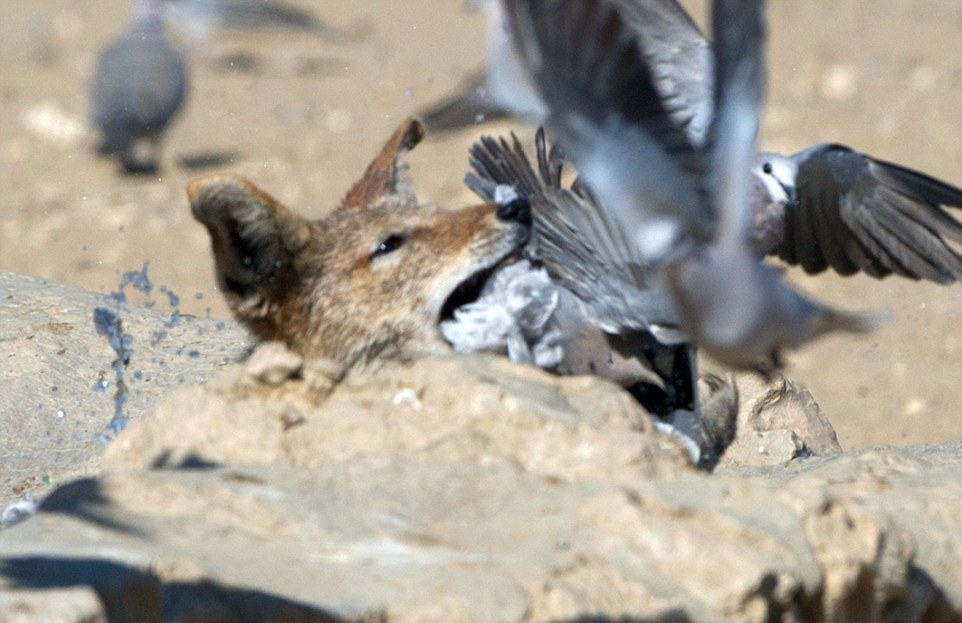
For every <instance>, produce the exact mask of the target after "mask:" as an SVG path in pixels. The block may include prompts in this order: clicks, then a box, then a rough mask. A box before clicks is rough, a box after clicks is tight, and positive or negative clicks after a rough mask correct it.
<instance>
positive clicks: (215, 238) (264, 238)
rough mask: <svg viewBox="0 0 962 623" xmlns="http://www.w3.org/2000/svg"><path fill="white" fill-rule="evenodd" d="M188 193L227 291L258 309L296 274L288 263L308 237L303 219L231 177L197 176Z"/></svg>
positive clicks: (306, 225)
mask: <svg viewBox="0 0 962 623" xmlns="http://www.w3.org/2000/svg"><path fill="white" fill-rule="evenodd" d="M187 196H188V197H189V198H190V207H191V210H192V211H193V213H194V218H196V219H197V220H198V221H200V222H201V223H203V224H204V225H205V226H206V227H207V231H208V232H209V233H210V238H211V244H212V246H213V249H214V259H215V261H216V263H217V277H218V281H219V282H220V285H221V287H222V288H224V290H225V294H232V295H235V296H237V297H238V298H239V299H240V301H239V302H240V303H241V304H243V305H245V306H254V307H257V306H261V305H262V304H263V303H264V302H265V301H267V300H268V299H269V298H270V297H271V294H272V293H275V292H278V291H282V290H283V289H284V288H286V287H287V286H288V285H289V284H288V283H287V282H288V281H289V280H292V279H294V278H295V275H294V274H293V271H292V270H291V266H292V263H293V261H294V258H295V257H296V256H297V254H298V253H299V252H300V251H301V250H302V249H304V247H306V246H307V244H308V243H309V242H310V239H311V235H312V234H311V227H310V224H309V222H308V221H307V219H305V218H302V217H300V216H298V215H296V214H294V213H293V212H291V211H290V210H288V209H287V208H285V207H284V206H283V205H281V203H280V202H278V201H277V200H276V199H274V198H273V197H271V196H270V195H268V194H267V193H265V192H264V191H262V190H261V189H259V188H258V187H257V186H255V185H254V184H253V183H251V182H249V181H248V180H246V179H244V178H242V177H237V176H233V175H211V176H207V177H201V178H198V179H195V180H193V181H192V182H190V184H189V185H188V186H187Z"/></svg>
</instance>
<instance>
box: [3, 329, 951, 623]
mask: <svg viewBox="0 0 962 623" xmlns="http://www.w3.org/2000/svg"><path fill="white" fill-rule="evenodd" d="M740 389H741V391H740V394H741V398H742V404H743V409H742V413H741V414H740V416H739V420H740V421H741V422H755V424H756V425H757V426H758V428H757V429H756V430H751V431H746V432H750V433H751V434H750V435H746V434H742V435H741V436H740V438H739V440H738V442H737V443H736V446H735V449H736V450H737V444H742V446H741V450H740V451H739V454H738V457H740V458H738V460H735V459H728V458H726V461H727V462H723V463H722V465H721V466H720V467H719V470H718V472H717V473H715V474H705V473H703V472H698V471H696V470H694V469H693V468H691V467H690V465H689V463H688V459H687V456H686V454H685V453H684V451H683V449H682V448H681V447H680V446H678V445H676V442H674V441H672V440H670V439H667V438H666V437H664V436H663V435H660V434H658V433H656V432H654V431H653V430H652V426H651V424H650V422H649V420H648V417H647V416H646V414H644V413H643V412H642V411H641V410H640V409H639V408H638V407H637V406H636V405H635V403H634V402H633V401H632V400H631V399H630V398H628V397H627V396H626V394H625V393H624V392H622V391H621V390H620V389H618V388H616V387H614V386H612V385H610V384H608V383H606V382H603V381H600V380H597V379H591V378H565V379H559V378H556V377H551V376H549V375H546V374H544V373H542V372H540V371H537V370H533V369H529V368H524V367H520V366H516V365H513V364H510V363H508V362H506V361H503V360H500V359H497V358H488V357H472V358H464V357H451V358H446V359H432V360H425V361H420V362H417V363H415V364H411V365H403V364H389V365H385V366H384V367H383V368H382V369H380V370H379V371H377V372H376V373H371V374H369V375H360V374H351V375H348V376H346V377H344V378H342V371H340V370H338V369H337V368H336V367H335V366H331V365H329V364H325V363H323V362H308V363H305V362H302V361H300V360H299V359H298V358H296V357H293V356H291V355H290V354H289V353H287V352H286V351H283V349H277V348H275V347H272V346H268V347H267V348H263V349H260V350H259V351H258V352H256V353H255V355H254V356H253V357H252V359H251V360H250V361H249V363H248V364H246V365H245V366H240V365H234V366H228V367H227V369H226V370H224V371H222V372H221V373H219V374H218V375H216V376H215V377H213V378H212V379H211V380H210V381H209V382H207V383H206V385H203V386H199V387H192V388H189V389H185V390H181V391H179V392H177V393H176V394H174V395H173V396H171V397H170V398H168V399H165V400H164V401H163V402H162V404H161V405H160V406H159V407H158V408H157V410H156V411H155V413H154V414H153V415H152V416H150V417H143V418H137V419H136V420H135V421H133V422H132V423H131V426H130V427H129V429H128V430H127V431H125V432H124V433H123V434H122V435H120V436H119V437H118V439H117V440H115V441H114V442H113V443H112V444H111V445H110V447H109V448H108V451H107V455H106V456H105V458H104V472H103V473H102V475H100V476H98V477H96V478H86V479H81V480H78V481H75V482H73V483H70V484H67V485H65V486H63V487H61V488H59V489H57V490H56V491H54V493H53V494H51V495H50V496H49V497H48V498H47V499H46V500H45V501H44V502H43V505H42V509H41V512H40V513H39V514H38V515H37V516H35V517H33V518H31V519H29V520H27V521H24V522H21V523H19V524H17V525H14V526H12V527H10V528H8V529H6V530H3V531H2V532H0V551H2V552H3V559H2V561H0V586H2V587H3V591H0V592H2V594H3V595H4V598H3V600H0V613H2V614H0V619H3V617H4V616H5V615H6V616H7V617H8V618H12V617H10V615H9V613H10V612H13V611H14V610H12V609H13V608H19V610H18V611H19V612H32V610H31V608H33V609H35V610H33V611H36V612H41V611H42V610H41V609H43V608H46V609H48V610H50V609H52V608H53V607H54V606H53V605H51V604H52V603H53V602H51V601H50V600H45V599H43V596H44V595H50V596H51V598H57V599H60V598H63V599H64V600H67V599H68V598H69V601H64V602H63V603H65V604H71V606H70V607H72V608H73V611H74V612H77V613H79V614H77V616H75V617H74V618H64V619H63V620H72V621H81V620H84V621H86V620H109V621H161V620H190V621H341V620H343V621H362V620H363V621H368V620H378V621H445V622H449V621H525V622H528V621H575V620H578V621H587V620H592V621H596V620H597V621H603V620H612V621H613V620H631V621H760V622H761V621H766V622H767V621H782V622H790V621H843V622H844V621H953V620H959V618H960V617H962V590H960V589H959V587H960V586H962V565H959V561H960V560H962V447H960V444H950V445H946V446H942V447H938V448H930V447H915V448H907V449H893V448H873V449H867V450H861V451H858V452H852V453H846V454H838V453H837V442H834V443H836V445H835V446H833V445H832V444H833V440H834V434H833V433H831V428H830V426H828V425H827V422H826V421H825V420H824V418H823V417H822V416H821V414H820V413H819V412H818V411H817V407H815V406H814V402H810V397H807V395H806V394H805V393H804V392H800V391H798V390H797V389H796V388H793V387H792V386H791V384H789V383H782V382H781V381H777V382H776V383H775V384H774V385H772V386H766V387H763V388H760V390H759V392H758V393H756V394H751V390H749V389H747V388H746V387H745V386H744V385H740ZM773 409H782V410H783V411H782V414H781V415H779V416H778V418H777V421H768V420H766V417H765V413H766V411H767V412H771V410H773ZM789 423H790V426H791V428H787V426H788V425H789ZM784 431H788V432H784ZM776 453H780V454H778V456H780V457H782V458H783V459H784V460H782V461H781V462H777V464H773V463H776V459H775V458H773V457H775V456H776ZM759 457H760V458H759ZM792 457H795V458H794V459H792V460H788V459H791V458H792ZM806 457H807V458H806ZM786 461H787V462H786ZM11 604H12V605H11Z"/></svg>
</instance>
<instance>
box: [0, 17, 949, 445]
mask: <svg viewBox="0 0 962 623" xmlns="http://www.w3.org/2000/svg"><path fill="white" fill-rule="evenodd" d="M156 1H157V2H160V3H162V4H164V9H163V10H164V13H165V14H168V13H169V14H170V15H171V16H172V19H170V20H167V21H165V23H164V29H165V30H164V32H165V33H166V34H167V35H168V37H169V40H170V43H171V45H172V46H174V48H175V49H176V50H177V51H178V53H179V54H181V55H182V58H183V61H184V63H185V71H186V72H187V76H188V88H187V95H186V99H185V101H184V103H183V105H182V106H181V108H180V109H179V110H178V111H177V114H176V115H175V116H173V119H172V122H171V123H170V125H169V126H168V127H167V128H166V131H165V132H164V133H163V142H162V148H161V150H160V152H159V153H160V158H159V161H158V163H157V164H158V167H157V170H156V171H155V172H152V173H149V174H140V175H126V174H123V173H122V167H121V166H120V164H119V162H118V161H117V160H116V159H113V158H102V157H98V156H96V154H95V149H96V147H97V145H98V142H99V139H98V136H97V133H96V132H95V131H94V128H93V126H92V123H91V110H90V109H91V103H90V100H89V95H88V84H89V81H90V79H91V76H92V75H93V73H94V72H95V68H96V66H97V59H98V53H99V52H100V50H102V49H103V48H104V47H105V46H107V45H108V44H109V43H110V42H111V41H113V40H115V39H116V38H117V37H118V36H121V35H122V34H123V33H124V32H125V31H127V29H128V26H129V24H130V23H131V17H132V5H131V4H130V2H128V1H127V0H87V1H85V2H73V1H67V0H60V1H54V0H31V1H30V2H21V1H19V0H0V67H2V69H0V269H3V270H10V271H14V272H18V273H24V274H30V275H38V276H42V277H48V278H52V279H57V280H61V281H65V282H68V283H71V284H74V285H78V286H81V287H84V288H87V289H90V290H94V291H98V292H105V293H106V292H110V291H111V290H113V289H114V288H116V287H117V284H118V282H119V281H120V278H121V275H122V273H124V272H126V271H130V270H139V269H140V268H141V267H142V265H143V264H144V262H145V261H148V262H149V274H150V277H151V279H152V280H153V282H154V284H155V285H157V286H160V285H163V286H166V287H167V288H168V289H169V290H171V291H173V292H175V293H176V294H177V295H179V298H180V304H181V310H182V312H186V313H193V314H196V315H201V316H204V315H210V316H213V317H226V316H227V315H228V313H227V309H226V306H225V304H224V302H223V301H222V299H221V297H220V294H219V293H218V292H217V291H216V287H215V285H214V278H213V270H212V258H211V254H210V248H209V240H208V238H207V234H206V232H205V231H204V230H203V228H202V227H201V226H200V225H198V224H197V223H195V222H194V221H193V219H192V218H191V216H190V211H189V208H188V205H187V202H186V198H185V193H184V187H185V185H186V183H187V181H188V180H189V179H191V178H192V177H194V176H197V175H201V174H204V173H210V172H214V171H218V170H229V171H232V172H235V173H239V174H242V175H245V176H248V177H250V178H251V179H252V180H254V181H255V182H256V183H257V184H259V185H260V186H262V187H263V188H264V189H266V190H268V191H269V192H271V193H272V194H273V195H275V196H276V197H277V198H278V199H280V200H281V201H283V202H284V203H286V204H287V205H288V206H289V207H291V208H293V209H295V210H297V211H299V212H302V213H304V214H307V215H311V216H320V215H321V214H323V213H324V212H326V211H327V210H329V209H330V208H332V207H333V206H334V205H336V203H337V202H338V200H339V199H340V197H341V196H342V195H343V194H344V193H345V192H346V191H347V189H348V187H349V186H350V184H351V183H352V181H353V180H355V179H356V178H357V177H358V176H359V175H360V174H361V172H362V171H363V169H364V167H365V166H366V165H367V163H368V161H369V160H370V158H371V157H372V156H373V155H374V153H375V152H376V151H377V149H378V148H379V147H380V145H381V144H382V143H383V141H384V140H385V139H386V138H387V137H388V135H389V134H390V132H391V131H392V130H393V129H394V128H395V127H396V126H397V125H398V123H399V122H400V121H401V120H402V119H403V118H405V117H407V116H411V115H417V114H418V112H419V111H422V110H424V109H425V108H426V107H429V106H430V105H431V104H433V103H435V102H438V101H440V100H441V99H443V98H445V97H447V96H449V95H450V94H452V93H454V92H455V91H457V89H458V87H459V85H460V84H462V82H463V80H464V79H465V78H466V77H467V76H469V75H470V74H471V72H473V71H475V70H477V69H478V68H479V67H480V66H481V65H482V62H483V56H484V26H485V17H484V14H483V11H478V10H477V9H476V7H475V6H474V5H473V4H472V3H465V2H461V1H459V0H405V1H404V2H400V1H397V0H353V1H352V2H334V1H328V2H318V1H315V2H309V1H307V0H285V1H284V4H283V5H280V6H279V7H278V5H272V4H270V3H267V2H266V0H156ZM148 4H149V2H148ZM683 4H684V5H685V6H686V7H688V8H689V9H690V10H691V11H692V13H693V15H694V16H695V17H696V19H698V21H700V22H701V23H704V16H705V14H706V10H705V3H704V2H683ZM169 9H176V10H174V11H170V10H169ZM769 15H770V24H771V25H770V42H769V70H770V78H769V95H768V106H767V111H766V119H765V125H764V130H763V135H762V146H763V147H765V148H770V149H773V150H778V151H783V152H794V151H797V150H799V149H801V148H804V147H807V146H809V145H812V144H815V143H818V142H824V141H835V142H841V143H845V144H848V145H850V146H851V147H853V148H855V149H858V150H860V151H865V152H867V153H870V154H872V155H873V156H876V157H878V158H882V159H886V160H892V161H895V162H899V163H901V164H904V165H907V166H910V167H912V168H916V169H919V170H922V171H925V172H927V173H930V174H932V175H934V176H936V177H939V178H941V179H944V180H945V181H947V182H950V183H953V184H955V185H962V141H960V139H959V126H960V124H962V4H960V3H958V2H957V1H956V0H929V1H924V0H876V1H875V2H871V3H866V2H861V1H859V0H809V1H808V2H804V3H801V2H787V1H778V0H776V1H775V2H772V3H771V7H770V10H769ZM512 129H515V130H517V129H521V126H520V125H519V124H517V123H515V122H511V121H497V122H492V123H486V124H483V125H479V126H473V127H467V128H465V129H462V130H458V131H454V132H448V133H444V134H442V135H438V134H436V135H433V136H430V135H429V137H428V139H427V140H426V141H425V143H424V144H422V146H420V147H419V148H418V149H417V150H415V152H414V158H413V163H412V168H413V174H414V179H415V183H416V186H417V188H418V191H419V193H420V196H421V198H422V200H424V201H427V202H432V203H438V204H441V205H443V206H448V207H451V208H455V207H459V206H463V205H465V204H467V203H468V202H471V201H472V200H473V199H472V196H471V195H470V193H469V192H468V191H467V190H466V189H465V188H464V186H463V184H462V182H461V179H462V177H463V175H464V173H465V172H466V170H467V148H468V146H469V145H470V144H471V142H472V141H473V140H474V139H475V138H477V136H478V135H479V134H480V133H482V132H485V133H500V132H506V131H508V130H512ZM960 216H962V215H960ZM790 278H791V279H792V280H793V281H794V282H795V283H797V284H799V285H800V287H801V288H802V289H803V290H804V291H806V292H807V293H809V294H811V295H813V296H816V297H819V298H821V299H824V300H827V301H829V302H831V303H833V304H835V305H838V306H841V307H845V308H850V309H890V310H892V311H894V312H895V314H896V316H897V320H896V321H895V322H893V323H892V324H891V325H889V326H887V327H885V328H883V329H881V330H879V331H878V332H876V333H874V334H873V335H871V336H868V337H861V338H847V337H830V338H826V339H825V340H823V341H821V342H819V343H817V344H815V345H814V346H812V347H810V348H806V349H805V350H803V351H801V352H797V353H791V354H790V355H789V356H788V362H789V367H788V374H789V375H790V376H791V377H793V378H794V379H795V380H797V381H799V382H801V383H802V384H803V385H805V386H806V387H808V388H809V389H810V390H811V391H812V393H813V395H814V396H815V398H816V400H817V401H818V402H819V404H820V405H821V406H822V409H823V410H824V411H825V413H826V414H827V415H828V417H829V418H830V419H831V421H832V423H833V424H834V425H835V427H836V429H837V431H838V434H839V438H840V441H841V443H842V445H843V447H846V448H852V447H860V446H864V445H869V444H875V443H887V444H895V445H906V444H911V443H939V442H946V441H950V440H957V439H960V438H962V321H960V312H962V286H955V287H939V286H933V285H928V284H915V283H910V282H905V281H897V280H894V279H893V280H888V281H884V282H881V283H880V282H877V281H873V280H871V279H867V278H861V277H853V278H838V277H833V276H819V277H817V278H807V277H805V276H804V275H802V274H797V273H796V272H795V271H792V272H791V273H790ZM0 391H2V388H0Z"/></svg>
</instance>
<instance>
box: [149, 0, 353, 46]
mask: <svg viewBox="0 0 962 623" xmlns="http://www.w3.org/2000/svg"><path fill="white" fill-rule="evenodd" d="M164 1H165V2H166V4H167V7H168V8H170V9H171V12H172V13H173V17H174V18H175V19H176V20H177V21H178V23H180V24H182V25H183V27H184V28H185V29H186V30H188V31H189V34H190V39H191V40H193V41H204V40H206V39H207V37H208V36H210V34H211V33H212V32H213V31H214V30H217V29H220V28H238V29H244V30H251V29H258V28H283V29H287V30H293V31H300V32H305V33H308V34H312V35H315V36H316V37H318V38H320V39H324V40H326V41H331V42H345V41H350V40H353V39H356V38H357V37H359V36H361V35H362V34H363V31H364V28H362V27H358V28H356V29H355V30H353V31H348V30H345V29H342V28H340V27H337V26H334V25H332V24H329V23H327V22H324V21H322V20H320V19H318V18H317V17H316V16H315V15H314V14H313V13H311V12H310V11H307V10H304V9H302V8H300V7H297V6H293V5H290V4H285V3H282V2H273V1H271V0H164Z"/></svg>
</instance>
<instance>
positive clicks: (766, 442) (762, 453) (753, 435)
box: [716, 374, 842, 472]
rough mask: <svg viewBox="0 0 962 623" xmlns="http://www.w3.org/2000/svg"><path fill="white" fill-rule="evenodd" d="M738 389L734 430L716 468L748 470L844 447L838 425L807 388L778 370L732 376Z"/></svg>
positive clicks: (824, 454)
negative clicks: (765, 375)
mask: <svg viewBox="0 0 962 623" xmlns="http://www.w3.org/2000/svg"><path fill="white" fill-rule="evenodd" d="M728 380H729V382H730V383H734V384H735V387H736V388H737V391H738V407H739V408H738V416H737V418H736V436H735V440H734V442H733V443H732V444H731V445H730V446H729V447H728V449H727V450H726V451H725V453H724V455H723V456H722V458H721V460H720V461H719V463H718V466H717V467H716V471H717V470H720V471H723V472H724V471H729V472H734V471H739V470H741V471H746V470H751V468H753V467H758V466H767V465H780V464H784V463H788V462H789V461H792V460H793V459H798V458H807V457H810V456H832V455H835V454H838V453H840V452H841V451H842V447H841V446H840V445H839V443H838V437H836V435H835V429H834V428H832V424H831V423H830V422H829V421H828V418H826V417H825V415H824V414H823V413H822V410H821V409H820V408H819V407H818V404H817V403H816V402H815V399H814V398H812V395H811V394H810V393H809V392H808V390H806V389H804V388H801V387H799V386H798V385H796V384H795V383H793V382H792V381H791V380H789V379H787V378H785V377H783V376H780V375H779V376H776V377H775V378H773V379H771V380H770V381H765V380H764V379H762V377H760V376H758V375H755V374H740V375H738V376H735V377H729V379H728Z"/></svg>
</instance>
